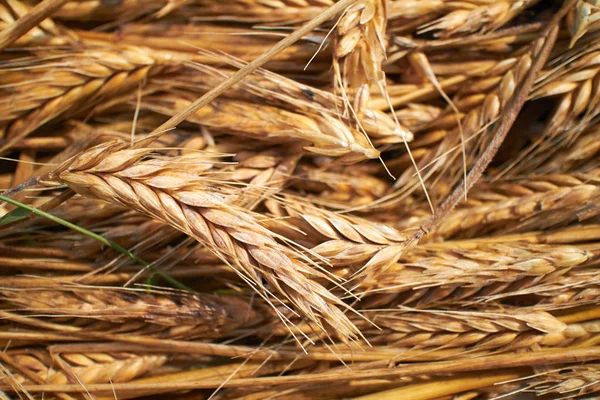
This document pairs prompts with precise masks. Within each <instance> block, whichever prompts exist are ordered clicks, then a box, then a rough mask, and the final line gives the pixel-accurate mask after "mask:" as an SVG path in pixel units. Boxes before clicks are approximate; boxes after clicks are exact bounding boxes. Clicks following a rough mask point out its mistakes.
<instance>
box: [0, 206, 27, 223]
mask: <svg viewBox="0 0 600 400" xmlns="http://www.w3.org/2000/svg"><path fill="white" fill-rule="evenodd" d="M30 214H31V212H29V210H26V209H24V208H21V207H19V208H15V209H14V210H12V211H10V212H7V213H6V214H4V215H3V216H2V218H0V226H1V225H7V224H10V223H12V222H16V221H20V220H22V219H25V218H27V217H29V215H30Z"/></svg>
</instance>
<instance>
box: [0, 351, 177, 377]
mask: <svg viewBox="0 0 600 400" xmlns="http://www.w3.org/2000/svg"><path fill="white" fill-rule="evenodd" d="M8 354H9V356H10V357H11V358H12V359H13V360H14V361H15V362H16V363H18V364H20V365H22V366H23V367H24V368H26V369H28V370H30V371H31V372H33V373H34V374H36V375H37V376H38V377H39V378H40V379H41V380H42V381H43V382H45V383H51V384H66V383H76V382H78V381H79V382H81V383H84V384H88V383H109V382H129V381H131V380H134V379H136V378H138V377H140V376H142V375H144V374H146V373H148V372H151V371H153V370H154V369H156V368H159V367H160V366H162V365H163V364H165V363H166V362H167V360H168V357H167V356H165V355H142V356H139V355H136V354H131V353H129V354H128V353H117V354H108V353H87V354H86V353H79V354H76V353H75V354H61V355H60V356H57V357H52V356H51V355H49V354H47V353H45V352H21V351H13V352H10V353H8ZM53 364H58V365H57V366H52V367H49V365H53ZM56 367H59V368H60V369H56ZM14 377H15V378H16V379H17V381H18V382H19V383H22V384H23V383H27V382H28V380H29V379H28V378H27V377H24V376H21V375H19V374H15V375H14ZM1 381H2V378H0V382H1Z"/></svg>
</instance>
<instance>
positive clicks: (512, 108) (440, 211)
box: [413, 0, 576, 240]
mask: <svg viewBox="0 0 600 400" xmlns="http://www.w3.org/2000/svg"><path fill="white" fill-rule="evenodd" d="M575 1H576V0H570V1H569V3H568V4H566V5H564V6H563V7H562V8H561V10H560V11H559V12H558V13H557V14H556V15H555V16H554V18H553V19H552V21H551V22H550V24H549V25H548V26H547V28H546V29H544V31H543V32H542V35H541V36H542V38H543V39H541V43H540V42H539V41H538V42H536V45H538V46H541V48H539V49H538V51H537V55H536V57H535V59H534V61H533V64H532V66H531V68H530V70H529V71H528V73H527V75H526V76H525V78H524V79H523V82H522V84H521V86H520V88H519V91H518V94H517V95H515V96H514V97H512V98H511V99H510V100H509V102H508V104H507V105H506V108H505V110H504V111H503V113H502V115H501V117H500V120H499V121H498V123H497V126H496V128H495V129H494V131H493V134H492V135H493V137H492V139H491V141H490V143H489V144H488V146H487V148H486V149H485V151H484V152H483V153H482V154H481V156H480V157H479V159H478V160H477V161H476V162H475V164H474V165H473V167H472V168H471V170H470V171H469V174H468V175H467V179H466V180H465V181H464V182H463V183H462V184H461V185H459V186H458V187H456V188H455V189H454V191H453V192H452V194H451V195H450V196H448V198H446V199H445V200H444V202H443V203H442V204H441V205H440V207H438V208H437V210H436V211H435V213H434V215H433V216H432V217H431V219H429V220H428V221H427V222H425V224H423V225H422V226H421V228H420V229H419V231H417V232H416V233H415V234H413V237H414V239H415V240H419V239H421V238H422V237H423V236H425V235H427V234H428V233H429V232H431V231H432V230H433V229H434V228H435V227H436V226H437V225H438V224H439V223H440V222H441V221H442V220H443V219H444V218H445V217H446V215H447V214H448V213H449V212H450V211H451V210H452V209H453V208H454V207H455V206H456V204H458V202H459V201H460V200H461V199H462V198H463V197H464V195H465V193H466V192H468V191H469V189H470V188H471V187H473V185H474V184H475V182H477V180H479V178H480V177H481V175H483V172H484V170H485V169H486V168H487V166H488V165H489V163H490V162H491V161H492V158H493V157H494V155H495V154H496V152H497V151H498V149H499V148H500V146H501V145H502V142H503V141H504V138H505V137H506V135H507V134H508V131H509V129H510V127H511V126H512V124H513V123H514V121H515V119H516V118H517V115H518V113H519V111H520V110H521V108H522V107H523V104H525V101H526V100H527V96H528V95H529V92H530V91H531V88H532V87H533V84H534V82H535V79H536V77H537V74H538V73H539V71H540V70H541V69H542V67H543V65H544V64H545V62H546V60H547V59H548V57H549V55H550V52H551V50H552V47H553V45H554V42H555V41H556V37H557V35H558V23H559V21H560V20H561V19H562V18H563V17H564V15H565V14H566V13H567V12H568V11H569V10H570V9H571V7H572V6H573V4H575Z"/></svg>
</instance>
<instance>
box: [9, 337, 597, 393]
mask: <svg viewBox="0 0 600 400" xmlns="http://www.w3.org/2000/svg"><path fill="white" fill-rule="evenodd" d="M599 357H600V350H599V349H598V348H597V347H590V348H585V349H580V348H567V349H560V350H542V351H535V352H531V353H523V354H521V355H520V356H519V357H515V356H514V355H513V354H507V355H496V356H486V357H477V358H471V359H468V360H452V361H440V362H436V363H417V364H412V365H403V366H399V367H396V368H384V369H378V368H374V369H371V370H369V371H357V372H347V373H344V374H339V373H329V372H323V373H313V374H301V375H295V376H294V375H292V376H280V377H269V378H241V379H236V378H233V379H231V380H229V381H227V382H225V383H223V381H222V380H221V379H218V380H208V379H207V380H204V381H199V382H193V383H182V384H179V383H165V384H162V383H155V384H114V385H110V384H90V385H87V386H86V388H85V389H87V390H88V391H90V392H93V393H112V390H113V388H114V390H116V391H117V392H128V391H138V390H156V391H158V390H164V389H170V390H184V389H199V388H215V387H221V385H223V386H224V387H230V386H233V387H239V386H248V387H250V386H261V385H277V384H302V383H305V382H306V381H307V379H309V381H310V382H311V383H320V382H335V381H339V380H351V379H355V378H357V377H359V376H360V377H362V379H370V378H394V377H399V376H417V375H435V374H448V373H458V372H474V371H489V370H496V369H504V368H518V367H533V366H539V365H547V364H559V363H582V362H587V361H593V360H597V359H598V358H599ZM2 389H3V390H11V388H10V387H6V386H2ZM24 389H25V390H27V391H29V392H32V393H37V392H42V391H43V392H48V393H56V392H69V393H78V392H83V391H85V389H84V388H82V387H81V386H80V385H24Z"/></svg>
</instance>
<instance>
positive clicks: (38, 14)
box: [0, 0, 68, 52]
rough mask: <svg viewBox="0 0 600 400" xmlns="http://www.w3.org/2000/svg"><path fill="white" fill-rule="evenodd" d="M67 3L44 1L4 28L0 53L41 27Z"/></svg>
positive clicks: (0, 41)
mask: <svg viewBox="0 0 600 400" xmlns="http://www.w3.org/2000/svg"><path fill="white" fill-rule="evenodd" d="M67 2H68V0H44V1H42V2H41V3H39V4H38V5H36V6H35V7H34V8H32V9H31V11H30V12H29V13H27V15H25V16H23V17H22V18H19V19H18V20H17V21H15V22H14V23H12V24H11V25H9V26H7V27H6V28H4V29H3V30H2V33H0V52H1V51H3V50H4V49H5V48H6V47H7V46H9V45H10V44H11V43H13V42H14V41H15V40H17V39H18V38H20V37H21V36H23V35H24V34H26V33H27V32H28V31H30V30H31V29H33V28H34V27H35V26H37V25H39V24H40V22H42V21H43V20H44V19H46V18H48V17H49V16H51V15H52V14H53V13H55V12H56V11H57V10H59V9H60V8H61V7H62V6H63V5H65V4H66V3H67Z"/></svg>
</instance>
